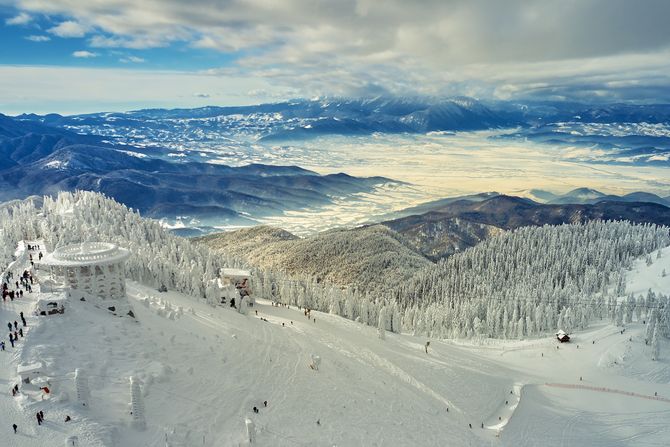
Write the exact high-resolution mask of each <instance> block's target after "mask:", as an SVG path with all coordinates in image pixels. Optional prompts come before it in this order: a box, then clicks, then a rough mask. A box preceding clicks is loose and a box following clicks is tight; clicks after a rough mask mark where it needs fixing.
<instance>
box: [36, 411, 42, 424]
mask: <svg viewBox="0 0 670 447" xmlns="http://www.w3.org/2000/svg"><path fill="white" fill-rule="evenodd" d="M35 417H37V425H42V417H41V416H40V413H39V412H38V413H37V414H35Z"/></svg>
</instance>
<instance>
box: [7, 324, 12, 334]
mask: <svg viewBox="0 0 670 447" xmlns="http://www.w3.org/2000/svg"><path fill="white" fill-rule="evenodd" d="M7 327H8V328H9V332H12V323H7Z"/></svg>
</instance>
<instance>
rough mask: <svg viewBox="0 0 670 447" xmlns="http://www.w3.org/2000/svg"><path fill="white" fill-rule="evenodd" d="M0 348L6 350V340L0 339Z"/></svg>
mask: <svg viewBox="0 0 670 447" xmlns="http://www.w3.org/2000/svg"><path fill="white" fill-rule="evenodd" d="M0 349H2V350H3V351H4V350H5V342H4V341H0Z"/></svg>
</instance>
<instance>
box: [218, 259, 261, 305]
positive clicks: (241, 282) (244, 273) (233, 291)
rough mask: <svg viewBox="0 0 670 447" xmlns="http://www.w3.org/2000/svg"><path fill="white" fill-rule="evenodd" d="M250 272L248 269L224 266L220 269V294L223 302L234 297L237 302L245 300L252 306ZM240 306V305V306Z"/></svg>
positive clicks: (253, 301) (253, 300)
mask: <svg viewBox="0 0 670 447" xmlns="http://www.w3.org/2000/svg"><path fill="white" fill-rule="evenodd" d="M250 282H251V272H250V271H248V270H241V269H232V268H224V269H221V271H220V287H221V295H222V298H223V299H224V302H225V301H226V300H227V301H228V302H230V300H231V299H233V298H235V301H236V302H237V303H241V302H242V300H244V301H245V303H246V305H247V306H253V305H254V303H255V299H254V297H253V296H252V294H251V284H250ZM240 308H241V306H240Z"/></svg>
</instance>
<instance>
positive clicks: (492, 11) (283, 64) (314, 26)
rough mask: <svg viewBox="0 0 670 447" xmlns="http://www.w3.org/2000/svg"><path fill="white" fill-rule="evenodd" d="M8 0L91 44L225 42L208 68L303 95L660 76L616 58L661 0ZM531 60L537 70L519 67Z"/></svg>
mask: <svg viewBox="0 0 670 447" xmlns="http://www.w3.org/2000/svg"><path fill="white" fill-rule="evenodd" d="M14 1H16V6H17V7H19V8H20V9H22V10H24V11H25V12H26V13H27V14H46V15H48V16H53V17H68V18H69V20H68V21H67V22H63V23H61V24H60V25H58V26H56V27H54V28H52V30H50V32H54V34H56V35H60V34H58V33H61V34H66V35H70V36H71V35H77V36H79V37H81V36H83V35H84V34H85V33H86V32H87V31H88V30H95V33H96V34H95V35H94V36H92V37H91V38H90V40H89V44H90V45H91V46H92V47H94V48H131V49H146V48H159V47H168V46H170V45H175V44H178V45H181V46H186V47H191V48H194V49H207V50H217V51H221V52H224V53H235V55H236V60H235V62H234V64H233V65H232V66H229V67H227V68H226V69H227V70H229V71H227V72H226V71H225V70H220V71H218V72H217V71H216V70H213V71H212V73H214V72H216V73H217V74H218V75H226V74H230V73H234V74H235V75H236V76H237V75H253V76H254V77H258V78H264V79H267V80H268V82H272V84H273V85H274V89H275V90H276V91H286V90H290V89H295V90H297V91H299V92H302V94H303V95H305V96H310V95H312V94H347V95H349V94H351V95H353V94H362V93H365V92H367V93H372V92H375V93H380V92H388V93H400V94H416V93H419V94H448V93H451V92H456V91H458V92H461V94H465V93H466V92H469V93H471V94H482V95H503V96H504V95H514V96H519V95H521V94H523V88H528V89H530V90H529V91H528V92H526V93H528V94H531V93H533V92H535V93H537V94H541V92H544V93H547V94H550V90H548V89H541V88H539V87H538V85H540V84H547V85H549V86H551V85H554V83H557V85H561V86H566V87H565V88H563V89H562V91H561V92H558V91H556V92H555V93H556V94H560V95H563V94H566V93H569V92H568V90H569V87H567V86H568V85H575V86H578V87H579V88H582V87H584V88H589V89H591V92H592V93H593V94H594V95H595V94H596V92H597V91H600V90H603V89H604V91H606V92H610V95H609V96H611V97H616V95H617V94H618V93H617V92H623V91H624V90H625V91H627V92H628V93H626V94H625V95H624V96H625V97H629V95H630V94H632V92H633V91H635V89H633V88H631V87H626V88H623V87H617V84H607V85H606V84H599V83H598V82H600V81H598V79H597V76H595V74H596V73H600V72H602V70H604V69H610V71H609V72H607V73H608V74H610V75H613V76H614V77H615V78H616V79H618V80H620V81H628V80H630V79H631V77H632V75H633V72H631V69H633V71H634V72H635V73H637V74H640V75H641V76H642V77H641V78H640V80H642V81H646V80H650V81H651V80H652V79H653V82H652V84H650V85H653V86H658V85H660V83H663V82H665V81H666V80H667V77H666V76H665V75H664V74H663V73H662V72H659V71H656V72H654V73H650V70H647V69H645V68H644V67H641V66H639V65H634V66H627V65H626V64H627V63H628V62H631V61H633V62H634V58H635V57H642V56H645V55H649V56H652V57H657V56H659V55H664V54H667V52H668V50H669V49H670V27H668V26H667V24H666V21H667V17H669V16H670V2H668V1H667V0H646V1H645V2H644V6H640V5H639V4H638V3H637V2H631V1H629V0H580V1H575V0H569V1H562V2H547V1H545V0H507V1H505V2H501V1H498V0H476V1H470V2H463V1H461V0H424V1H422V2H407V1H405V0H347V1H340V2H333V1H329V0H290V1H282V2H277V1H274V0H254V1H248V2H241V1H216V0H194V1H192V2H184V1H183V0H142V1H135V2H131V1H128V0H105V1H89V2H78V1H74V0H48V1H47V0H14ZM66 23H67V24H68V25H65V24H66ZM81 24H87V26H86V27H83V26H82V25H81ZM70 28H71V29H70ZM56 30H58V31H56ZM184 44H185V45H184ZM598 64H602V65H600V66H599V65H598ZM663 66H664V65H663V64H656V65H655V66H654V67H653V68H654V69H656V68H663ZM534 67H536V68H538V69H540V70H541V71H539V72H537V73H536V72H533V71H527V69H532V68H534ZM548 67H552V68H554V69H556V72H557V73H559V74H558V75H556V74H552V73H551V71H550V70H548ZM613 67H615V68H613ZM614 70H615V71H614ZM563 72H570V74H569V75H567V74H566V75H561V74H560V73H563ZM594 76H595V77H594ZM586 79H588V80H589V81H588V82H585V80H586ZM616 79H609V80H608V81H607V82H611V81H613V80H616ZM637 91H639V92H640V93H641V94H642V93H645V91H644V90H641V89H637ZM577 93H578V92H577ZM533 94H534V93H533ZM551 94H552V95H553V94H554V93H551ZM599 97H602V96H599Z"/></svg>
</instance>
